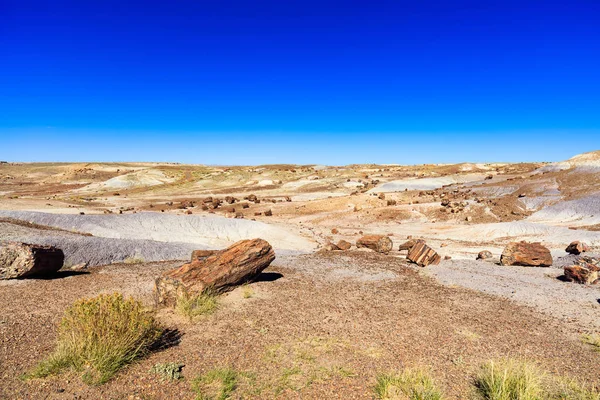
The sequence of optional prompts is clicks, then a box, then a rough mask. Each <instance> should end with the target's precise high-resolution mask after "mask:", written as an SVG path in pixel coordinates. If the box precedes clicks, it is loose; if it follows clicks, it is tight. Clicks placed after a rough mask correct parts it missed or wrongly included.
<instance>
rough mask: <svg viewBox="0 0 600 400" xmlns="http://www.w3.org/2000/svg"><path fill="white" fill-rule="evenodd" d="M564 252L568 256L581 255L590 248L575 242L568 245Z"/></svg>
mask: <svg viewBox="0 0 600 400" xmlns="http://www.w3.org/2000/svg"><path fill="white" fill-rule="evenodd" d="M565 251H566V252H567V253H569V254H581V253H585V252H587V251H590V248H589V246H588V245H587V244H585V243H582V242H580V241H575V242H572V243H571V244H570V245H568V246H567V248H566V249H565Z"/></svg>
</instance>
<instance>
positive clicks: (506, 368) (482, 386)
mask: <svg viewBox="0 0 600 400" xmlns="http://www.w3.org/2000/svg"><path fill="white" fill-rule="evenodd" d="M543 380H544V374H543V372H542V371H540V370H539V369H538V368H537V367H536V366H535V365H533V364H530V363H527V362H525V361H517V360H513V359H506V360H501V361H498V362H494V361H489V362H487V363H485V364H484V365H483V367H482V368H481V371H480V372H479V374H478V375H477V377H476V378H475V386H476V388H477V391H478V393H479V395H480V396H481V398H483V399H486V400H538V399H540V398H541V396H542V393H543V387H542V382H543Z"/></svg>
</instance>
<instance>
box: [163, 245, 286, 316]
mask: <svg viewBox="0 0 600 400" xmlns="http://www.w3.org/2000/svg"><path fill="white" fill-rule="evenodd" d="M274 259H275V252H274V251H273V248H272V247H271V245H270V244H269V243H268V242H267V241H265V240H262V239H252V240H242V241H239V242H237V243H235V244H233V245H232V246H231V247H229V248H227V249H225V250H221V251H218V252H216V253H214V254H213V255H211V256H209V257H207V258H205V259H203V260H194V261H192V262H190V263H187V264H184V265H182V266H181V267H179V268H176V269H174V270H171V271H167V272H165V273H164V274H163V275H162V276H160V277H158V278H157V279H156V282H155V294H156V301H157V303H158V304H164V305H168V306H170V305H175V304H176V302H177V298H178V297H179V296H181V295H184V294H187V295H192V294H199V293H202V292H203V291H205V290H207V289H211V290H214V291H216V292H224V291H227V290H230V289H232V288H233V287H235V286H237V285H240V284H242V283H244V282H248V281H250V280H252V279H253V278H255V277H256V276H257V275H258V274H260V273H261V272H262V271H263V270H264V269H265V268H267V267H268V266H269V264H271V262H272V261H273V260H274Z"/></svg>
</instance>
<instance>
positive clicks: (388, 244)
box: [356, 235, 394, 254]
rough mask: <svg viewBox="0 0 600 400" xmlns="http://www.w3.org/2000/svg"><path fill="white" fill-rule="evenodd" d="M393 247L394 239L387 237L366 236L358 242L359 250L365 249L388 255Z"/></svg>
mask: <svg viewBox="0 0 600 400" xmlns="http://www.w3.org/2000/svg"><path fill="white" fill-rule="evenodd" d="M393 245H394V244H393V243H392V239H390V238H389V237H387V236H385V235H365V236H363V237H361V238H360V239H358V240H357V241H356V247H357V248H363V247H364V248H367V249H371V250H373V251H376V252H378V253H383V254H388V253H389V252H390V251H391V250H392V246H393Z"/></svg>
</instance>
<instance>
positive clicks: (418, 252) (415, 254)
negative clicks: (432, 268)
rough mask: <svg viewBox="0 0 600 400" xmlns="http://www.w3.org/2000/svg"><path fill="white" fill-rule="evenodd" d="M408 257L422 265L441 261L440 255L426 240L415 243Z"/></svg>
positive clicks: (435, 263)
mask: <svg viewBox="0 0 600 400" xmlns="http://www.w3.org/2000/svg"><path fill="white" fill-rule="evenodd" d="M406 258H407V259H408V260H410V261H412V262H414V263H415V264H417V265H419V266H421V267H426V266H428V265H437V264H439V263H440V261H441V257H440V255H439V254H438V253H436V252H435V251H434V250H433V249H432V248H431V247H429V246H427V245H426V244H425V242H424V241H421V242H418V243H415V245H414V246H413V247H412V248H411V249H410V251H409V252H408V255H407V256H406Z"/></svg>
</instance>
